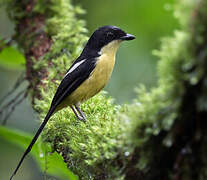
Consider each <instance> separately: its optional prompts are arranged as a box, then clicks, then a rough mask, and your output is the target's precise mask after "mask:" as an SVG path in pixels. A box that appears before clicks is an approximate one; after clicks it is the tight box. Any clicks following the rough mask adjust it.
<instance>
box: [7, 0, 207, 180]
mask: <svg viewBox="0 0 207 180" xmlns="http://www.w3.org/2000/svg"><path fill="white" fill-rule="evenodd" d="M7 3H8V7H9V9H10V10H9V12H10V15H11V17H12V19H13V20H15V22H16V35H15V39H16V41H17V42H18V44H19V45H20V47H21V48H22V49H23V50H24V53H25V56H26V58H27V66H26V68H27V79H28V81H29V82H30V87H31V88H30V89H31V91H30V92H31V97H32V99H33V107H34V109H35V110H37V111H38V112H39V113H40V117H41V118H43V117H44V115H45V114H46V113H47V110H48V108H49V105H50V102H51V98H52V97H53V95H54V92H55V89H56V88H57V86H58V83H59V80H60V79H61V78H62V77H63V74H64V73H65V72H66V69H67V68H68V67H69V66H70V64H71V62H72V61H73V60H74V59H75V58H76V57H77V56H78V55H79V53H80V51H81V49H82V47H83V43H84V42H85V41H86V39H87V37H86V36H85V34H84V33H85V32H86V29H85V28H84V24H85V23H84V21H82V20H79V19H77V17H76V15H77V14H79V13H83V10H82V9H81V8H79V7H73V6H72V5H71V2H70V1H69V0H62V1H55V0H51V1H41V0H37V1H35V0H32V1H29V2H28V1H24V0H22V1H14V0H11V1H9V2H7ZM175 15H176V16H177V17H178V19H179V20H180V22H181V25H182V29H181V30H179V31H175V34H174V37H172V38H164V39H163V40H162V46H161V50H159V51H155V52H154V53H155V54H156V55H158V56H159V57H160V62H159V64H158V74H159V82H158V86H157V87H156V88H153V89H152V90H151V91H150V92H147V91H146V90H145V88H144V87H143V86H141V87H139V88H138V89H137V92H138V98H137V99H136V100H135V101H134V103H133V104H131V105H124V106H123V107H120V106H115V105H114V104H113V100H112V99H111V98H107V96H106V95H105V93H104V92H102V93H100V94H99V95H97V96H95V97H94V98H92V99H90V100H89V101H87V102H86V103H84V104H83V105H82V108H83V109H84V111H85V112H86V114H87V118H88V121H87V123H83V122H79V121H77V119H76V118H75V117H74V115H73V113H72V112H71V111H70V110H69V109H65V110H62V111H61V112H59V113H57V114H55V115H54V116H53V117H52V118H51V120H50V121H49V123H48V125H47V127H46V129H45V130H44V133H43V140H44V141H47V142H49V143H50V144H51V146H52V148H53V150H54V151H57V152H58V153H60V154H61V155H62V156H63V158H64V160H65V162H66V163H67V165H68V167H69V168H70V169H71V170H72V171H73V172H75V173H76V174H77V175H79V177H80V178H81V179H141V180H142V179H143V180H151V179H188V180H190V179H192V180H193V179H206V177H207V173H206V168H207V163H206V162H207V161H206V150H207V149H206V141H207V139H206V137H207V131H206V126H207V124H206V123H205V119H206V118H207V93H206V92H207V83H206V82H207V76H206V75H207V68H206V67H207V53H206V52H207V46H206V44H207V2H206V1H205V0H200V1H191V0H185V1H184V0H179V1H178V2H177V3H176V7H175Z"/></svg>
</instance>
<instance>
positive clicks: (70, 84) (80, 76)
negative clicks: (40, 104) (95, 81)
mask: <svg viewBox="0 0 207 180" xmlns="http://www.w3.org/2000/svg"><path fill="white" fill-rule="evenodd" d="M95 65H96V60H95V58H94V59H82V60H78V61H75V62H74V63H73V65H72V66H71V67H70V69H69V70H68V71H67V73H66V75H65V77H64V78H63V80H62V81H61V83H60V85H59V87H58V89H57V91H56V93H55V96H54V98H53V100H52V103H51V107H53V106H56V107H57V106H58V105H59V104H60V103H61V102H62V101H63V100H64V99H65V98H66V97H67V96H68V95H70V94H71V93H72V92H73V91H75V90H76V89H77V88H78V87H79V86H80V84H82V83H83V82H84V81H85V80H86V79H87V78H88V77H89V76H90V74H91V72H92V71H93V69H94V68H95Z"/></svg>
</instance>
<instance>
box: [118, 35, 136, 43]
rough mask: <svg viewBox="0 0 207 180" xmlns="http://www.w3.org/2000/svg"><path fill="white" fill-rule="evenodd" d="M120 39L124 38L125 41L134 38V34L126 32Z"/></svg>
mask: <svg viewBox="0 0 207 180" xmlns="http://www.w3.org/2000/svg"><path fill="white" fill-rule="evenodd" d="M120 39H121V40H125V41H130V40H133V39H135V36H133V35H131V34H126V35H125V36H122V37H121V38H120Z"/></svg>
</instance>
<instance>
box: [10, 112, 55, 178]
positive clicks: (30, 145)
mask: <svg viewBox="0 0 207 180" xmlns="http://www.w3.org/2000/svg"><path fill="white" fill-rule="evenodd" d="M54 110H55V108H50V110H49V111H48V113H47V115H46V116H45V119H44V121H43V122H42V124H41V125H40V127H39V129H38V131H37V132H36V134H35V136H34V137H33V139H32V141H31V143H30V144H29V146H28V147H27V149H26V151H25V152H24V154H23V156H22V158H21V160H20V161H19V163H18V165H17V167H16V169H15V171H14V172H13V174H12V176H11V177H10V180H12V178H13V177H14V175H15V174H16V173H17V171H18V169H19V167H20V166H21V164H22V162H23V160H24V158H25V157H26V156H27V154H28V153H29V152H30V151H31V149H32V147H33V145H34V143H35V142H36V141H37V138H38V137H39V135H40V133H41V132H42V130H43V128H44V127H45V125H46V124H47V122H48V120H49V119H50V117H51V116H52V114H53V112H54Z"/></svg>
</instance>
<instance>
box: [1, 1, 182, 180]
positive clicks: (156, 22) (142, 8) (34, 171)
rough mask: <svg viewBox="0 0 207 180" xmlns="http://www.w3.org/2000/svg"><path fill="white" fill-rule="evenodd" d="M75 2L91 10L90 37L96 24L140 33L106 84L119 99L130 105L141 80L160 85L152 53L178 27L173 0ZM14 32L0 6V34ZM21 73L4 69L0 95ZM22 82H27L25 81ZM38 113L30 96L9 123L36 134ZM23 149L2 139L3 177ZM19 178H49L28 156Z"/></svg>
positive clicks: (120, 52)
mask: <svg viewBox="0 0 207 180" xmlns="http://www.w3.org/2000/svg"><path fill="white" fill-rule="evenodd" d="M73 3H74V4H76V5H80V6H81V7H83V8H84V9H85V10H86V14H84V15H82V16H81V17H80V18H81V19H84V20H85V21H86V23H87V29H88V30H89V32H88V35H89V36H90V34H91V33H92V32H93V31H94V30H95V29H96V28H97V27H99V26H103V25H116V26H118V27H121V28H122V29H124V30H125V31H127V32H128V33H131V34H133V35H135V36H136V40H134V41H130V42H125V43H122V45H121V47H120V49H119V50H118V54H117V61H116V66H115V69H114V72H113V76H112V78H111V80H110V82H109V84H108V85H107V87H106V88H105V90H107V91H108V92H109V95H110V96H112V97H113V98H114V99H115V103H118V104H122V103H131V102H132V100H133V98H135V97H136V93H135V91H134V89H135V87H137V86H139V85H140V84H144V85H145V86H146V87H147V88H148V89H150V88H152V87H153V86H156V81H157V75H156V64H157V61H158V59H157V58H156V57H155V56H153V55H152V50H153V49H158V48H159V45H160V39H161V37H165V36H170V35H172V34H173V31H174V30H175V29H178V28H179V25H178V22H177V20H176V19H175V18H174V16H173V6H174V1H173V0H156V1H154V0H148V1H146V0H128V1H125V0H113V1H111V0H105V1H96V0H90V1H81V0H74V1H73ZM13 33H14V24H13V23H12V22H11V21H10V20H9V19H8V17H7V14H6V11H5V8H4V5H3V4H1V5H0V37H2V38H10V37H11V35H12V34H13ZM11 58H13V57H12V56H11ZM0 61H1V58H0ZM22 71H23V70H21V69H15V68H5V67H0V98H1V97H3V95H4V94H6V93H7V91H8V90H9V89H11V88H12V86H13V85H14V83H15V81H16V80H17V78H18V76H19V75H20V74H21V73H22ZM23 86H26V83H24V85H23ZM22 88H23V87H22ZM10 98H11V97H10ZM37 116H38V115H36V114H35V113H34V112H33V110H32V108H31V107H30V102H29V100H25V101H24V102H23V103H22V104H21V105H19V106H18V107H17V108H16V109H15V111H14V113H13V114H12V115H11V116H10V118H9V119H8V122H7V126H9V127H12V128H16V129H20V130H23V131H26V132H29V133H33V134H34V133H35V131H36V130H37V128H38V126H39V122H38V118H37ZM0 118H1V117H0ZM1 120H2V119H0V122H1ZM22 153H23V149H20V148H18V147H16V146H15V145H13V144H10V143H8V142H6V141H5V140H3V139H1V137H0V162H1V163H0V179H2V180H4V179H8V177H9V175H10V174H11V173H12V171H13V170H14V168H15V166H16V165H17V162H18V161H19V158H20V156H21V155H22ZM21 174H24V176H21ZM18 179H19V180H20V179H21V180H24V179H25V180H28V179H29V180H33V179H34V180H36V179H40V180H41V179H44V176H42V174H41V173H40V172H39V169H38V167H37V165H36V164H35V163H34V161H33V160H32V158H31V157H28V158H27V159H26V160H25V162H24V163H23V166H22V167H21V168H20V171H19V173H18V175H17V176H16V177H15V180H18ZM51 179H54V178H52V177H51Z"/></svg>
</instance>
